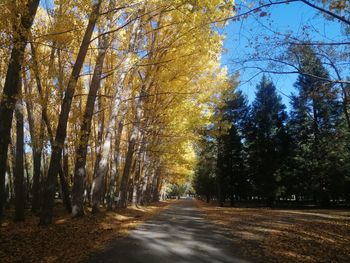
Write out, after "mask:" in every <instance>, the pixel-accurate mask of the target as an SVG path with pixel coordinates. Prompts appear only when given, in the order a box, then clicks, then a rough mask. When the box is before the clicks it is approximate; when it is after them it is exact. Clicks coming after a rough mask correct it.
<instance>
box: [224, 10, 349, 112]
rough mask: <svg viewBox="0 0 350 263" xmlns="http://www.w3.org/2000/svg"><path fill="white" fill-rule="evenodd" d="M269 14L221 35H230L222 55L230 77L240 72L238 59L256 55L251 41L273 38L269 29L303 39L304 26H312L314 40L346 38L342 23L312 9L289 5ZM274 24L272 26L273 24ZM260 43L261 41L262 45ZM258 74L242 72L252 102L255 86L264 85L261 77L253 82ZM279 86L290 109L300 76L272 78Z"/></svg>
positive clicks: (236, 24) (235, 25) (231, 25)
mask: <svg viewBox="0 0 350 263" xmlns="http://www.w3.org/2000/svg"><path fill="white" fill-rule="evenodd" d="M264 11H267V12H269V14H270V16H269V17H263V18H261V17H259V13H257V14H255V15H252V16H249V17H248V18H247V19H245V20H242V21H239V22H230V23H229V25H228V26H226V27H225V28H224V29H223V30H222V31H221V33H223V34H225V35H226V39H225V42H224V47H225V49H226V50H227V51H226V52H225V53H224V54H223V55H222V59H221V62H222V65H226V66H227V67H228V69H229V72H230V73H233V72H235V71H237V68H239V65H233V64H232V61H233V60H234V59H237V58H240V59H244V58H245V57H248V56H249V54H250V53H251V52H252V51H254V50H253V49H252V48H251V47H249V40H254V38H255V37H257V36H259V37H260V38H261V39H263V36H269V35H270V36H271V35H272V34H273V33H271V32H269V30H268V29H272V30H274V31H277V32H287V31H293V35H295V36H299V35H301V33H302V26H303V25H309V26H312V28H311V29H310V30H309V32H310V37H311V38H312V40H314V41H316V40H325V39H328V41H329V40H334V39H341V38H344V37H343V36H342V29H341V26H340V24H339V23H337V22H331V21H329V20H326V19H325V18H324V17H323V16H322V15H320V14H318V13H317V12H315V10H313V9H312V8H310V7H308V6H305V5H304V4H302V3H292V4H288V5H279V6H274V7H270V8H269V9H265V10H264ZM269 23H271V24H269ZM259 42H260V41H259ZM261 42H264V41H261ZM257 72H258V71H257V70H245V72H242V71H241V82H242V84H241V85H240V89H241V90H242V91H243V92H244V93H245V94H247V96H248V99H249V101H252V100H253V99H254V96H255V86H256V84H257V83H258V82H259V81H260V79H261V75H259V76H257V77H255V78H253V79H252V80H251V81H249V82H247V83H246V81H247V80H248V79H250V78H251V77H252V76H254V75H255V74H256V73H257ZM268 75H269V77H270V78H271V79H272V80H273V82H274V83H275V85H276V87H277V89H278V90H279V93H280V95H281V96H282V99H283V102H284V103H285V104H286V106H287V108H289V98H288V97H287V96H285V95H290V93H291V92H293V90H294V88H293V83H294V82H295V80H296V77H297V76H296V75H276V74H268Z"/></svg>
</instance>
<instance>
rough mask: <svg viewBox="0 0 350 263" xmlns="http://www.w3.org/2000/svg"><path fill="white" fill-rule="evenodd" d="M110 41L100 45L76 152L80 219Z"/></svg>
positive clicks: (76, 198) (74, 195) (75, 196)
mask: <svg viewBox="0 0 350 263" xmlns="http://www.w3.org/2000/svg"><path fill="white" fill-rule="evenodd" d="M108 44H109V39H108V37H106V35H105V36H104V37H103V38H102V39H101V42H100V45H99V53H98V55H97V59H96V64H95V69H94V73H93V77H92V80H91V85H90V90H89V94H88V98H87V102H86V108H85V112H84V116H83V121H82V125H81V128H80V138H79V145H78V148H77V150H76V160H75V169H74V184H73V190H72V203H73V210H72V215H73V216H74V217H80V216H83V215H84V206H83V203H84V197H83V195H84V179H85V177H86V170H85V166H86V155H87V148H88V143H89V137H90V131H91V122H92V115H93V112H94V105H95V100H96V96H97V91H98V90H99V88H100V82H101V75H102V68H103V63H104V59H105V56H106V52H107V48H108Z"/></svg>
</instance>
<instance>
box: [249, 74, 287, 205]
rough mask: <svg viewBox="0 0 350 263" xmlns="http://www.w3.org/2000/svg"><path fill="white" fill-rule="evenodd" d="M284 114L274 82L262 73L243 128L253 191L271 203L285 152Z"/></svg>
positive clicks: (276, 188)
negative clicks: (245, 135) (247, 119)
mask: <svg viewBox="0 0 350 263" xmlns="http://www.w3.org/2000/svg"><path fill="white" fill-rule="evenodd" d="M286 120H287V114H286V112H285V106H284V105H283V104H282V99H281V97H280V96H278V95H277V92H276V88H275V86H274V84H273V83H272V82H271V81H269V80H268V79H267V77H266V76H263V78H262V80H261V82H260V83H259V84H258V85H257V92H256V98H255V100H254V102H253V104H252V109H251V112H250V115H249V121H248V124H247V127H246V133H247V146H248V163H249V171H250V175H251V178H252V181H253V183H254V187H255V190H256V191H255V193H256V194H257V195H258V196H260V197H262V198H263V199H264V200H266V201H267V202H268V204H269V205H273V203H274V201H275V198H276V194H277V191H278V181H279V178H278V176H279V174H280V172H281V168H282V164H283V162H284V160H285V158H286V154H287V141H288V140H287V132H286V127H285V122H286Z"/></svg>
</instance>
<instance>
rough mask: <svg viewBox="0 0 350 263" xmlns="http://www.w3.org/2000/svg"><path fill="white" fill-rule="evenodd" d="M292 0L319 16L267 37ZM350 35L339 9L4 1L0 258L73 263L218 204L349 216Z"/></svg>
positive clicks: (346, 6) (0, 26)
mask: <svg viewBox="0 0 350 263" xmlns="http://www.w3.org/2000/svg"><path fill="white" fill-rule="evenodd" d="M293 4H296V5H297V6H298V7H302V8H303V10H304V8H305V10H309V12H310V14H311V13H312V14H313V16H312V17H311V18H310V19H309V20H308V21H307V22H305V24H303V23H304V22H303V21H302V22H300V25H299V30H298V31H295V32H294V31H293V30H284V29H276V28H274V27H273V26H274V24H276V25H277V24H278V23H275V22H274V21H273V18H274V12H275V10H277V9H274V8H278V7H281V6H284V7H285V8H289V6H292V5H293ZM300 10H301V9H300ZM276 13H277V11H276ZM252 19H253V20H254V21H255V22H256V23H257V24H256V25H259V26H260V27H258V26H253V27H255V30H256V31H258V32H253V31H254V30H252V29H250V30H245V29H244V23H245V21H250V22H249V23H251V21H252ZM316 21H317V23H319V21H322V23H323V26H324V28H326V26H327V24H332V25H334V24H335V25H336V28H337V30H339V32H340V33H339V34H340V35H335V34H331V35H330V36H329V37H328V36H326V35H325V33H324V34H323V33H322V32H321V31H322V30H318V29H316V28H315V27H313V25H312V24H311V23H312V22H315V24H317V23H316ZM292 22H293V21H292ZM247 23H248V22H247ZM349 26H350V3H349V1H347V0H339V1H338V0H324V1H321V0H315V1H308V0H281V1H265V0H260V1H256V2H255V1H236V2H235V1H231V0H171V1H162V0H131V1H126V0H120V1H117V0H2V1H0V35H1V37H0V56H1V60H0V261H1V262H80V261H81V260H86V258H87V257H88V256H89V255H90V254H91V253H93V252H96V251H99V249H101V248H102V247H104V246H105V245H106V244H107V243H108V242H109V241H110V240H114V239H115V238H117V237H118V238H119V237H121V236H124V234H125V235H126V233H127V232H129V231H131V233H134V232H132V231H134V230H132V229H134V228H136V227H137V226H138V225H139V224H142V223H143V222H144V221H146V220H149V219H150V218H153V217H155V218H156V219H155V220H158V219H157V218H158V217H157V215H158V213H161V214H164V215H167V218H168V219H167V220H170V221H166V220H165V219H159V220H160V223H156V224H155V225H158V226H168V225H169V227H170V228H171V226H172V221H171V220H173V218H182V219H178V220H174V221H175V222H176V224H179V226H177V225H176V224H175V225H174V227H175V228H176V227H179V229H180V230H178V231H180V232H181V231H184V230H183V229H187V230H188V231H189V233H192V232H191V231H194V229H196V227H199V228H200V229H201V226H198V225H196V224H193V225H192V223H191V222H197V221H193V220H192V219H190V216H193V215H197V213H203V214H206V215H207V216H206V217H205V219H203V220H208V221H206V222H208V223H207V224H208V225H215V224H216V223H214V221H215V220H216V219H215V214H216V212H212V211H214V210H211V209H214V208H213V207H230V206H231V207H240V206H249V207H255V208H259V207H264V208H266V209H267V208H268V209H271V208H272V209H275V208H283V209H285V208H293V209H294V208H303V209H306V208H315V209H316V208H317V209H318V208H331V209H334V208H337V209H345V211H347V210H346V209H347V208H348V207H349V204H350V144H349V143H350V117H349V114H350V101H349V96H350V72H349V58H350V53H349V48H348V47H349V43H350V41H349V32H350V30H349ZM232 28H234V29H232ZM334 28H335V27H334ZM334 28H333V29H334ZM234 30H239V37H240V38H242V39H243V38H247V42H244V43H245V45H246V46H245V48H244V50H246V51H247V53H243V49H238V48H237V49H235V47H234V46H233V45H232V42H228V40H227V39H230V37H231V35H230V34H232V35H233V32H234ZM276 30H278V31H276ZM324 30H325V29H324ZM334 30H335V29H334ZM248 31H249V32H250V33H249V34H251V35H249V36H248ZM235 32H236V31H235ZM321 35H322V37H323V38H320V37H319V36H321ZM234 41H237V42H240V41H241V40H239V41H238V40H237V39H235V40H234ZM228 43H231V44H228ZM228 53H230V54H233V53H234V57H231V58H230V59H229V62H227V57H228V55H227V54H228ZM246 72H248V73H250V74H251V75H252V77H248V80H247V81H245V77H246V76H247V75H246ZM291 74H292V75H295V76H296V78H295V79H293V84H292V85H293V91H292V92H290V90H287V89H285V87H284V85H285V86H287V83H289V82H290V80H289V77H288V76H290V75H291ZM276 76H280V78H279V80H281V79H282V81H278V82H276V80H277V78H276ZM252 83H254V84H252ZM246 85H250V86H254V87H253V88H255V95H254V98H252V96H251V95H249V96H248V95H247V94H246V92H245V89H244V87H246ZM282 96H283V97H282ZM286 97H287V99H288V101H287V102H286ZM181 196H182V197H184V196H187V197H188V198H187V199H186V200H172V201H169V200H167V199H170V198H173V199H180V197H181ZM192 197H195V198H196V199H192ZM200 200H204V201H205V202H207V203H210V204H205V202H202V201H200ZM211 205H213V206H211ZM215 209H216V208H215ZM164 211H165V212H164ZM169 211H170V212H169ZM186 211H187V212H186ZM191 211H192V212H191ZM199 211H202V212H199ZM220 211H224V210H220ZM229 211H230V212H229V213H231V212H233V213H234V215H233V216H232V218H233V217H234V216H235V215H236V216H237V218H239V216H240V215H241V213H240V212H237V213H236V214H235V211H236V210H229ZM259 211H260V210H259ZM264 211H265V210H264ZM327 211H328V210H327ZM186 213H190V214H189V215H187V214H186ZM211 213H213V214H211ZM229 213H227V215H228V214H229ZM288 213H289V212H288ZM315 213H321V214H322V213H323V212H322V211H321V212H319V211H317V212H315ZM327 213H328V212H327ZM339 213H340V214H338V212H336V214H334V215H333V214H332V215H330V217H332V216H335V218H338V219H339V220H343V219H344V220H345V221H346V220H348V214H345V215H343V214H342V212H339ZM243 214H244V213H243ZM217 215H221V212H218V213H217ZM322 215H323V214H322ZM181 216H182V217H181ZM202 216H203V215H202V214H198V217H202ZM252 216H253V214H252ZM321 217H322V216H321ZM325 217H326V216H325ZM186 218H187V219H186ZM203 218H204V216H203ZM227 218H228V217H227ZM230 218H231V216H230ZM162 220H163V221H162ZM164 220H165V221H164ZM186 220H188V222H187V221H186ZM307 221H308V222H309V221H310V220H309V219H307ZM328 223H329V222H327V224H328ZM182 224H185V225H182ZM330 224H331V223H330ZM305 225H307V224H306V223H305ZM338 225H339V227H344V229H346V230H345V231H343V233H347V231H350V230H349V229H348V227H345V226H348V225H346V224H345V225H344V222H343V221H341V223H339V224H338ZM217 228H218V229H219V228H220V227H219V226H217ZM232 229H233V228H232ZM135 231H137V230H135ZM155 231H156V230H155V229H151V230H150V232H149V233H153V232H155ZM200 231H203V229H201V230H200ZM200 231H199V232H200ZM317 231H318V230H317ZM337 231H339V232H341V230H339V229H338V228H337ZM165 232H166V235H165V236H166V237H167V238H169V239H171V242H173V240H176V239H178V240H180V239H181V237H180V238H179V237H178V236H176V235H175V236H173V233H170V232H169V231H168V230H166V231H165ZM101 233H103V235H101ZM149 233H148V235H151V234H149ZM186 233H187V232H186ZM186 233H185V234H186ZM185 234H184V235H185ZM89 235H90V237H91V238H90V239H89ZM193 235H194V234H193ZM131 236H132V235H131ZM136 236H138V238H140V239H141V238H143V236H142V235H141V234H140V235H139V234H137V235H136ZM208 236H209V234H208ZM17 237H18V238H17ZM51 238H52V240H51ZM128 238H131V237H130V236H129V237H128ZM196 238H198V239H199V240H200V239H201V238H202V236H200V237H197V236H195V235H194V237H193V239H196ZM87 239H89V241H86V240H87ZM151 240H152V242H153V241H154V240H153V239H151ZM242 240H244V238H242ZM81 241H82V242H83V243H85V248H84V249H81V248H79V247H80V246H81V245H80V244H81V243H82V242H81ZM121 242H123V241H121ZM137 242H144V240H143V239H142V240H141V241H140V240H138V241H137ZM155 242H156V241H155ZM169 242H170V241H169ZM171 242H170V243H171ZM206 242H209V243H210V242H211V240H206ZM242 242H243V241H242ZM288 242H290V241H288ZM288 242H287V243H288ZM336 242H338V241H335V243H336ZM339 242H340V241H339ZM146 243H151V242H146ZM165 243H166V242H165ZM170 243H169V244H170ZM179 243H181V242H180V241H179ZM182 243H183V242H182ZM199 243H200V242H199ZM209 243H208V244H209ZM121 244H122V243H121ZM142 244H143V243H142ZM337 244H342V243H337ZM161 245H162V246H164V244H161ZM32 246H33V249H32V248H31V247H32ZM189 246H190V247H191V245H189ZM214 246H215V245H214ZM174 247H175V248H176V246H174ZM335 247H336V248H337V249H339V251H341V253H342V254H341V255H342V259H345V258H350V253H349V251H347V252H344V251H345V250H344V248H343V247H342V245H337V246H335ZM28 248H30V251H31V252H30V254H28V255H26V254H25V253H24V251H27V250H28ZM55 249H56V250H55ZM152 249H153V248H152ZM163 249H165V250H167V249H168V250H169V251H171V250H172V249H174V248H173V247H172V248H163ZM191 249H193V251H194V252H193V254H195V255H196V256H197V255H200V254H201V252H200V251H196V249H197V247H193V248H191ZM342 249H343V250H342ZM117 250H118V249H115V251H117ZM65 251H69V253H67V254H69V255H70V257H66V255H65V253H64V252H65ZM82 251H84V252H82ZM127 251H132V249H129V250H128V249H127ZM138 251H139V252H140V253H141V252H142V251H143V250H142V249H141V248H140V249H139V250H138ZM147 251H148V250H147ZM208 251H213V250H208ZM332 251H333V250H332ZM334 251H335V250H334ZM337 251H338V250H337ZM339 251H338V252H339ZM231 252H232V251H231ZM231 252H229V253H231ZM299 252H300V251H299ZM299 252H296V253H297V254H298V253H299ZM338 252H337V253H338ZM169 253H170V252H169ZM261 253H263V252H261ZM264 253H265V252H264ZM293 253H294V252H293ZM300 253H301V252H300ZM332 253H333V252H332ZM334 253H335V254H336V252H334ZM44 254H45V256H43V255H44ZM146 254H147V253H146ZM158 254H159V253H158ZM158 254H157V255H158ZM224 254H225V253H223V254H222V255H224ZM147 255H148V254H147ZM169 255H171V253H170V254H169ZM222 255H221V256H222ZM264 255H265V254H264ZM266 255H267V254H266ZM221 256H220V257H219V258H221ZM239 256H242V257H243V258H245V257H247V258H248V259H252V260H253V262H257V261H255V260H254V257H253V256H252V255H250V254H249V255H243V254H242V255H239ZM118 257H119V255H118ZM120 257H121V260H122V261H121V262H134V261H133V260H131V259H126V258H125V259H124V258H123V257H125V255H121V256H120ZM139 257H140V258H142V257H143V256H142V255H141V256H139ZM169 257H170V256H169ZM266 257H267V256H266ZM216 259H217V257H216V256H215V255H213V258H211V257H208V259H206V260H210V261H209V262H213V261H215V260H216ZM284 259H285V258H283V260H282V261H281V262H287V261H284ZM293 259H295V258H293ZM152 260H153V261H152ZM154 260H155V261H154ZM159 260H160V259H159V258H157V257H156V259H150V261H152V262H158V261H159ZM174 260H175V259H174ZM198 260H199V259H198V258H195V257H194V258H191V259H189V261H188V262H198ZM220 260H221V261H219V262H232V261H231V260H228V261H226V260H227V258H225V259H224V258H222V259H220ZM340 261H341V260H340ZM91 262H92V263H93V262H100V261H94V260H92V261H91ZM106 262H109V261H107V260H106ZM136 262H137V261H136ZM145 262H146V261H145ZM169 262H171V261H169ZM175 262H177V261H175ZM186 262H187V261H186ZM201 262H206V261H201ZM300 262H301V261H300ZM305 262H308V261H307V260H306V261H305ZM310 262H314V261H310ZM315 262H317V258H316V261H315Z"/></svg>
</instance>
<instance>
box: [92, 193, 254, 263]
mask: <svg viewBox="0 0 350 263" xmlns="http://www.w3.org/2000/svg"><path fill="white" fill-rule="evenodd" d="M237 255H238V251H237V250H235V249H234V247H233V245H232V242H231V241H230V240H229V238H228V237H227V236H226V234H225V233H224V230H222V229H220V228H219V227H218V226H216V225H213V223H211V222H209V221H208V220H207V219H205V217H204V215H203V214H202V213H201V212H200V211H199V210H198V208H196V206H195V205H194V204H193V201H192V200H190V199H189V200H183V201H180V202H178V203H176V204H174V205H172V206H171V207H170V208H168V209H167V210H165V211H163V212H162V213H161V214H159V215H158V216H156V217H154V218H153V219H152V220H149V221H147V222H146V223H144V224H143V225H141V226H140V227H138V228H137V229H135V230H133V231H131V232H130V233H129V235H128V236H127V237H125V238H123V239H118V240H115V241H113V242H112V243H111V244H110V246H109V247H108V248H106V249H105V250H104V251H101V252H99V253H97V254H95V255H93V256H92V257H91V258H90V259H89V260H88V261H86V263H98V262H104V263H138V262H140V263H158V262H159V263H172V262H176V263H185V262H191V263H192V262H193V263H197V262H198V263H219V262H220V263H224V262H225V263H226V262H227V263H228V262H230V263H236V262H237V263H238V262H239V263H243V262H248V261H246V260H243V259H242V258H240V257H238V256H237Z"/></svg>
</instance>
